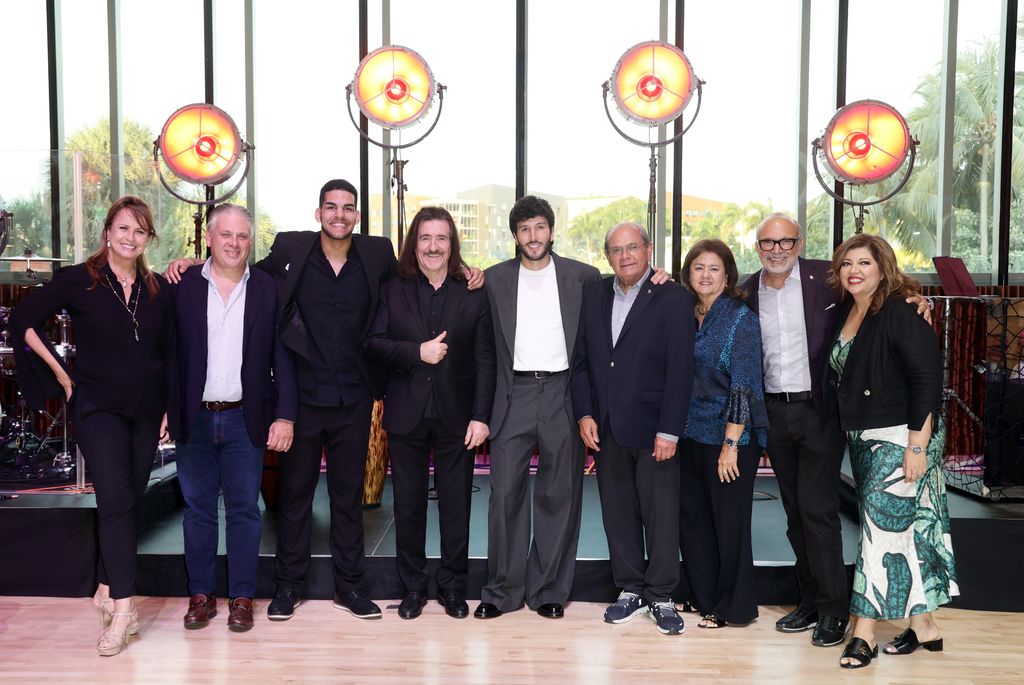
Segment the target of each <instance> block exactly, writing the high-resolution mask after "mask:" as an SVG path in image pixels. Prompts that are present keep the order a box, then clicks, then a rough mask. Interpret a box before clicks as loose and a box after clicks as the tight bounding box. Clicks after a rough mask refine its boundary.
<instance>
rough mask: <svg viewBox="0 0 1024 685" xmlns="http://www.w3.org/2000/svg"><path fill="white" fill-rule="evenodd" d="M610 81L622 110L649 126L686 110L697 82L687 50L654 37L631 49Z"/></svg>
mask: <svg viewBox="0 0 1024 685" xmlns="http://www.w3.org/2000/svg"><path fill="white" fill-rule="evenodd" d="M610 81H611V90H612V96H613V97H614V98H615V106H616V107H617V108H618V110H619V111H620V112H622V114H623V115H624V116H626V117H628V118H629V119H632V120H633V121H635V122H636V123H639V124H646V125H649V126H657V125H660V124H667V123H668V122H670V121H672V120H673V119H675V118H676V117H678V116H679V115H680V114H682V113H683V110H684V109H686V106H687V105H688V104H689V103H690V98H691V97H692V96H693V91H694V88H695V87H696V85H697V78H696V77H695V76H694V74H693V67H692V66H690V60H688V59H687V58H686V55H684V54H683V51H682V50H680V49H679V48H677V47H676V46H674V45H671V44H670V43H664V42H661V41H654V40H650V41H646V42H644V43H640V44H638V45H634V46H633V47H631V48H630V49H629V50H627V51H626V52H625V53H624V54H623V55H622V57H620V58H619V61H618V62H617V63H616V64H615V68H614V69H613V70H612V76H611V80H610Z"/></svg>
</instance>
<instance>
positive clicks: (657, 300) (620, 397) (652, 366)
mask: <svg viewBox="0 0 1024 685" xmlns="http://www.w3.org/2000/svg"><path fill="white" fill-rule="evenodd" d="M614 278H615V277H614V276H609V277H607V278H605V279H603V280H601V281H598V282H597V283H591V284H590V285H588V286H587V287H586V288H584V289H583V311H582V313H581V314H580V330H579V339H578V340H577V342H576V355H575V359H574V363H573V371H572V405H573V410H574V412H575V418H576V420H577V421H578V420H579V419H581V418H583V417H584V416H588V415H589V416H592V417H593V418H594V420H595V421H597V425H598V427H599V429H600V430H601V431H602V432H603V431H604V428H605V426H606V425H609V424H610V425H611V429H612V434H613V435H614V436H615V442H617V443H618V444H619V445H621V446H623V447H629V448H636V449H647V448H650V447H652V446H653V445H654V438H655V435H656V434H657V433H668V434H670V435H676V436H679V437H680V438H682V435H683V431H684V429H685V427H686V414H687V410H688V409H689V406H690V394H691V392H692V390H693V341H694V337H695V333H696V320H695V319H694V315H693V307H694V299H693V295H691V294H690V292H689V291H688V290H686V289H685V288H683V286H681V285H679V284H678V283H673V282H668V283H665V284H663V285H654V284H653V283H651V282H650V279H649V278H648V280H647V281H645V282H644V284H643V285H642V286H641V289H640V292H639V294H638V295H637V298H636V301H635V302H634V303H633V306H632V308H631V309H630V310H629V315H628V316H626V321H625V323H624V324H623V326H622V332H621V333H620V334H619V340H618V342H617V343H616V344H615V346H614V347H613V346H612V332H611V320H612V298H613V297H614V294H613V291H612V279H614Z"/></svg>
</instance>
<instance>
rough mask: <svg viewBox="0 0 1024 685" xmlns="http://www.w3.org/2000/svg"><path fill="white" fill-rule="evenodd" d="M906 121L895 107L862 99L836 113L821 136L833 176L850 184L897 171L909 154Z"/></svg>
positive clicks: (909, 146)
mask: <svg viewBox="0 0 1024 685" xmlns="http://www.w3.org/2000/svg"><path fill="white" fill-rule="evenodd" d="M910 149H911V137H910V130H909V129H908V127H907V122H906V120H905V119H904V118H903V116H902V115H901V114H900V113H899V112H897V111H896V110H895V109H894V108H893V107H891V106H889V105H887V104H885V103H884V102H879V101H877V100H859V101H857V102H854V103H851V104H849V105H846V106H845V107H843V108H842V109H840V110H839V111H838V112H836V113H835V115H833V117H832V119H831V121H829V122H828V126H826V127H825V132H824V133H823V134H822V136H821V152H822V158H823V160H824V162H825V164H826V166H827V167H828V169H829V171H830V172H831V173H832V175H833V176H834V177H835V178H836V179H838V180H840V181H842V182H843V183H849V184H850V185H863V184H867V183H877V182H879V181H882V180H885V179H887V178H889V177H890V176H892V175H893V174H895V173H896V172H897V171H898V170H899V169H900V167H902V166H903V163H904V161H905V160H906V159H907V156H908V155H909V154H910Z"/></svg>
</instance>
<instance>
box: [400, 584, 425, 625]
mask: <svg viewBox="0 0 1024 685" xmlns="http://www.w3.org/2000/svg"><path fill="white" fill-rule="evenodd" d="M426 603H427V596H426V595H425V594H424V593H423V592H420V591H419V590H410V591H409V592H407V593H405V599H403V600H402V603H401V604H399V605H398V617H399V618H406V619H409V618H416V617H417V616H419V615H420V614H422V613H423V607H424V605H425V604H426Z"/></svg>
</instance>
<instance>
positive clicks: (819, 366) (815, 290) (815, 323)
mask: <svg viewBox="0 0 1024 685" xmlns="http://www.w3.org/2000/svg"><path fill="white" fill-rule="evenodd" d="M798 261H799V263H800V289H801V291H802V292H803V296H804V326H805V328H806V330H807V359H808V361H809V363H810V367H811V396H812V397H813V398H814V404H815V405H816V406H817V407H818V409H821V408H822V407H823V406H824V405H823V401H822V388H823V386H824V383H825V368H826V366H827V365H828V352H829V348H830V347H831V345H832V341H833V340H834V336H835V327H836V322H837V321H838V319H837V316H838V314H839V308H838V307H837V306H836V305H837V302H838V299H837V298H836V293H835V291H834V290H832V288H830V287H829V285H828V271H829V269H831V268H832V264H831V262H828V261H825V260H823V259H804V258H803V257H800V258H799V259H798ZM760 283H761V272H760V271H758V272H757V273H755V274H752V275H751V276H749V277H748V278H747V279H746V280H745V281H743V289H744V290H745V291H746V292H747V304H749V305H750V308H751V309H753V310H754V313H755V314H758V313H759V299H758V292H757V291H758V287H759V286H760Z"/></svg>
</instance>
